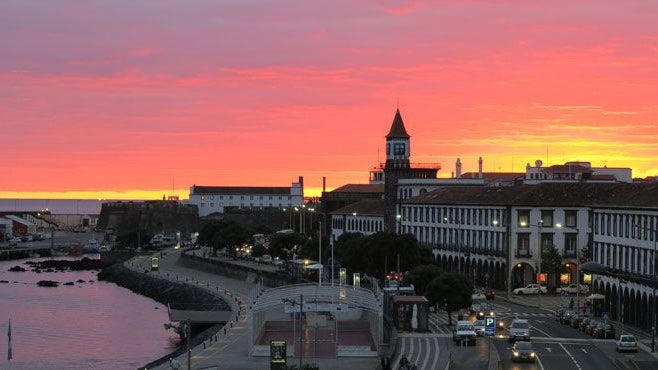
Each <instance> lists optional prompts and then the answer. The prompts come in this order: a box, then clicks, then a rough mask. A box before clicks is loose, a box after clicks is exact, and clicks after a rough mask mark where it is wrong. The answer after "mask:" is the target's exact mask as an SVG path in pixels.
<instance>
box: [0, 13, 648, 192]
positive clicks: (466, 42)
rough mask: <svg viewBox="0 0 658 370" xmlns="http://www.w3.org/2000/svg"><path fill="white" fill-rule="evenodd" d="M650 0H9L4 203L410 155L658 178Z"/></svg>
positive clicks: (316, 181) (348, 177) (2, 95)
mask: <svg viewBox="0 0 658 370" xmlns="http://www.w3.org/2000/svg"><path fill="white" fill-rule="evenodd" d="M656 19H658V2H648V1H630V2H620V1H616V0H614V1H613V0H609V1H577V2H573V1H570V2H569V1H560V0H558V1H518V2H513V1H489V0H487V1H484V0H483V1H477V0H474V1H422V0H410V1H393V0H387V1H374V0H366V1H346V0H345V1H342V0H341V1H325V2H320V1H317V2H316V1H310V2H299V1H289V0H281V1H277V2H264V3H258V2H256V3H254V2H245V1H219V0H218V1H208V2H205V1H204V2H189V1H182V0H176V1H175V0H164V1H146V0H117V1H100V0H97V1H66V2H60V1H46V2H39V3H35V2H31V1H9V2H2V3H1V4H0V28H1V29H2V32H0V50H2V58H0V132H1V134H0V140H1V141H2V148H3V150H2V153H3V155H2V160H1V161H0V179H1V180H0V198H90V199H95V198H109V199H158V198H161V197H162V195H163V194H167V195H171V194H177V195H179V196H180V197H181V198H187V197H188V193H189V187H190V186H192V185H193V184H197V185H217V186H221V185H224V186H229V185H230V186H247V185H248V186H290V183H291V182H293V181H296V180H297V178H298V176H304V183H305V195H307V196H313V195H319V192H320V190H321V185H322V177H323V176H326V177H327V186H328V188H330V189H331V188H335V187H338V186H341V185H343V184H345V183H367V181H368V170H369V169H370V168H371V167H373V166H374V165H376V164H377V163H379V162H383V160H384V158H385V153H384V143H385V141H384V136H385V135H386V133H387V132H388V129H389V128H390V125H391V122H392V120H393V117H394V114H395V110H396V108H397V107H398V104H399V108H400V111H401V113H402V117H403V119H404V122H405V126H406V128H407V130H408V131H409V134H410V135H411V151H412V161H414V162H439V163H441V164H442V167H443V169H442V170H441V171H440V172H439V177H450V176H451V172H452V171H454V164H455V161H456V159H457V158H460V159H461V161H462V163H463V168H464V171H465V172H468V171H476V170H477V160H478V157H480V156H482V157H483V160H484V170H485V171H488V172H494V171H505V172H509V171H515V172H523V171H524V170H525V166H526V164H527V163H531V164H532V163H534V162H535V160H537V159H541V160H542V161H543V163H544V164H546V165H551V164H560V163H564V162H567V161H589V162H591V163H592V165H593V166H597V167H603V166H608V167H630V168H632V170H633V177H636V178H644V177H646V176H656V175H658V163H657V162H656V158H658V146H656V142H657V141H658V100H657V97H658V63H657V62H656V61H657V60H658V27H657V26H656Z"/></svg>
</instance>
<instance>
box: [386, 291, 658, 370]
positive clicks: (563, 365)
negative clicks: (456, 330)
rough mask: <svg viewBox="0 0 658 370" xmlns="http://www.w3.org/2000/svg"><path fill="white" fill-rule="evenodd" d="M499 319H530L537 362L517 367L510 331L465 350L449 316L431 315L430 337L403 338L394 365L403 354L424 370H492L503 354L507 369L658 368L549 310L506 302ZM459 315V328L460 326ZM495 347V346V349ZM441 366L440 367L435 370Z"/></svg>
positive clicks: (497, 307) (498, 308) (497, 306)
mask: <svg viewBox="0 0 658 370" xmlns="http://www.w3.org/2000/svg"><path fill="white" fill-rule="evenodd" d="M490 303H491V304H492V306H493V309H494V312H496V316H497V318H498V319H499V320H502V321H503V323H504V325H505V327H507V326H509V324H510V323H511V321H512V319H514V318H521V319H527V320H528V322H529V323H530V328H531V329H530V335H531V342H532V344H533V347H534V349H535V351H536V353H537V361H536V362H535V363H534V364H533V363H514V362H512V359H511V355H512V350H511V348H512V343H509V342H508V340H507V334H508V333H507V331H506V330H505V329H503V330H502V331H498V332H497V333H496V336H495V337H494V338H491V339H485V338H482V337H479V338H478V340H477V345H476V346H475V347H460V346H457V345H455V344H454V343H453V342H452V326H450V325H448V318H447V314H446V313H445V312H443V311H441V312H439V313H432V314H430V325H429V326H430V329H431V333H429V334H414V333H411V334H401V335H400V337H399V338H398V340H399V345H398V348H399V349H400V350H399V354H398V356H397V358H396V359H395V360H394V361H395V364H396V365H397V363H398V361H399V359H400V357H401V356H402V355H404V356H406V357H407V358H408V359H409V360H410V361H411V362H412V363H415V364H416V365H417V366H418V368H419V369H445V368H446V366H447V364H448V361H450V362H451V366H450V369H487V368H488V366H489V354H490V352H489V351H490V349H491V350H494V351H497V353H498V355H499V356H500V361H501V364H502V368H503V369H542V370H543V369H545V370H550V369H559V370H572V369H573V370H590V369H591V370H603V369H656V368H658V360H656V359H655V358H654V357H652V356H651V355H650V354H648V353H647V352H644V351H642V350H640V351H639V352H638V353H621V354H620V353H617V352H616V344H615V341H614V340H613V339H605V340H604V339H594V338H592V337H591V336H589V335H587V334H584V333H582V332H580V331H578V330H577V329H574V328H571V327H569V326H566V325H562V324H560V322H559V321H557V320H555V318H554V315H553V314H552V313H550V312H548V311H545V310H542V309H538V308H534V307H525V306H520V305H517V304H513V303H510V302H507V301H504V300H500V299H498V300H495V301H491V302H490ZM455 316H456V315H453V324H454V322H455V321H456V317H455ZM490 344H491V347H490ZM434 364H436V366H435V365H434Z"/></svg>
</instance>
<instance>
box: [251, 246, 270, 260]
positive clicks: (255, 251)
mask: <svg viewBox="0 0 658 370" xmlns="http://www.w3.org/2000/svg"><path fill="white" fill-rule="evenodd" d="M264 254H267V249H266V248H265V246H263V245H260V244H259V245H254V247H253V248H252V249H251V256H252V257H261V256H262V255H264Z"/></svg>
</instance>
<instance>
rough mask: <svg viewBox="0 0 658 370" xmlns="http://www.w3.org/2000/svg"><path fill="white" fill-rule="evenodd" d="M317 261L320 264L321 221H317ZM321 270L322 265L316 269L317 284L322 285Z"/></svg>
mask: <svg viewBox="0 0 658 370" xmlns="http://www.w3.org/2000/svg"><path fill="white" fill-rule="evenodd" d="M311 215H313V214H312V213H311ZM318 263H319V264H320V266H322V221H319V222H318ZM322 270H324V269H323V268H322V267H320V268H319V269H318V285H322Z"/></svg>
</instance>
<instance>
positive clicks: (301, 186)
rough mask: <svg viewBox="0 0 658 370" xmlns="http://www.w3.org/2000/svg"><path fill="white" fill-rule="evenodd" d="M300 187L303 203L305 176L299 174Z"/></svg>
mask: <svg viewBox="0 0 658 370" xmlns="http://www.w3.org/2000/svg"><path fill="white" fill-rule="evenodd" d="M299 189H300V190H301V193H302V203H304V176H299Z"/></svg>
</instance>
